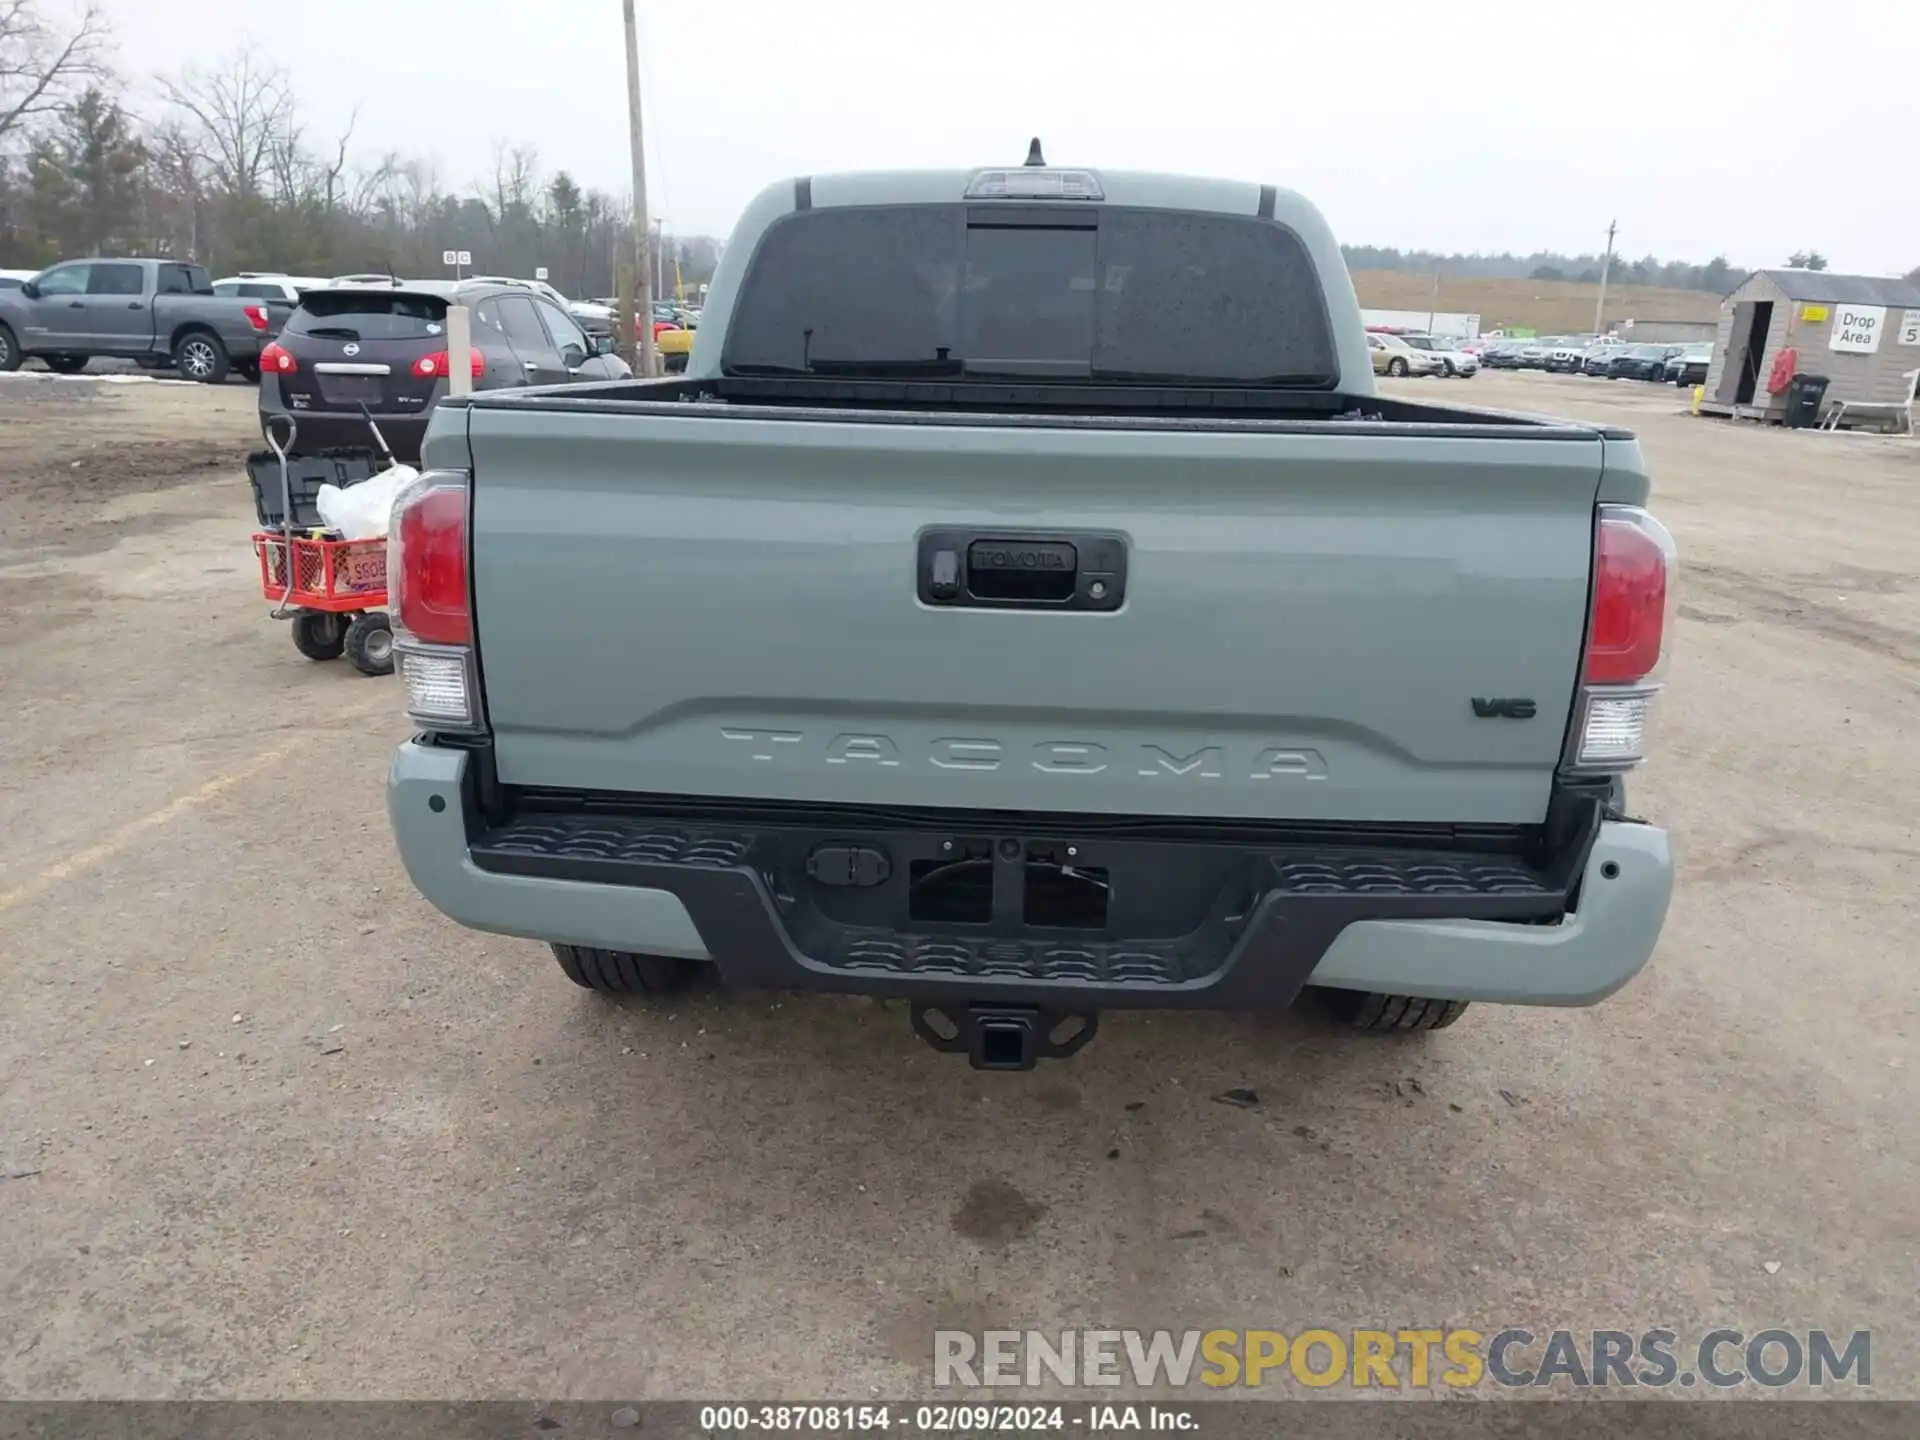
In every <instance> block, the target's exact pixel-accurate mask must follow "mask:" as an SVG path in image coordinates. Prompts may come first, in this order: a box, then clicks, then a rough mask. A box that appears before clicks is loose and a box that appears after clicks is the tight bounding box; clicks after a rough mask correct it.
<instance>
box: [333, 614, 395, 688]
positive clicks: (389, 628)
mask: <svg viewBox="0 0 1920 1440" xmlns="http://www.w3.org/2000/svg"><path fill="white" fill-rule="evenodd" d="M343 645H344V648H345V650H346V654H347V660H348V661H349V663H351V664H352V666H353V668H354V669H356V670H358V671H359V672H360V673H361V674H362V675H391V674H392V673H393V622H392V621H390V620H388V619H387V612H386V611H384V610H362V611H361V612H360V613H359V614H358V615H356V616H354V617H353V620H352V621H351V622H350V623H349V624H348V626H347V634H346V638H345V640H344V641H343Z"/></svg>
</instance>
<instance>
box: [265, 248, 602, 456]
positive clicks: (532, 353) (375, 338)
mask: <svg viewBox="0 0 1920 1440" xmlns="http://www.w3.org/2000/svg"><path fill="white" fill-rule="evenodd" d="M454 305H464V306H466V307H467V309H468V311H469V312H470V313H471V315H472V331H473V358H472V366H473V388H474V389H475V390H500V389H505V388H508V387H510V386H519V385H566V384H569V383H572V382H575V381H594V380H620V379H624V378H626V377H627V376H628V375H629V374H631V373H632V372H631V371H630V370H628V368H627V365H626V363H625V362H624V361H622V360H620V359H619V358H618V357H616V356H615V355H613V354H612V353H611V352H612V348H613V342H612V339H611V337H608V336H601V337H598V338H592V339H590V338H589V337H588V336H587V334H586V332H585V331H583V330H582V329H581V328H580V326H579V324H578V323H577V322H576V321H575V320H574V319H573V317H572V316H570V315H568V314H567V312H566V311H564V310H562V309H561V308H560V307H559V306H558V305H555V304H553V303H552V302H551V301H549V300H547V299H546V298H545V297H543V296H541V295H538V294H534V293H532V292H530V291H528V290H527V289H525V288H524V287H520V286H514V285H501V284H494V283H489V282H474V281H464V282H463V281H433V280H400V281H395V282H392V283H390V284H377V285H375V284H368V285H352V286H340V287H336V288H328V289H316V290H309V291H307V292H306V294H305V295H303V296H301V298H300V305H299V308H298V309H296V310H295V311H294V312H293V314H292V315H291V316H289V317H288V319H287V323H286V325H285V326H284V327H283V328H282V329H281V331H280V335H279V338H278V339H276V340H275V341H274V342H273V343H272V344H271V345H268V346H267V347H266V349H264V350H263V351H261V353H260V428H261V431H262V433H265V432H266V429H267V425H268V423H269V422H270V421H271V420H273V419H274V418H275V417H276V416H285V417H287V418H288V419H291V420H292V421H293V422H294V424H295V426H296V427H297V433H296V435H295V438H294V442H293V444H294V450H295V452H296V453H298V454H304V455H314V454H318V453H320V452H322V451H326V450H343V449H364V448H365V447H366V446H367V445H369V444H370V443H371V441H372V436H371V435H370V433H369V432H368V429H367V419H366V417H367V413H368V412H370V413H371V414H372V416H373V419H374V420H375V422H376V423H378V425H379V426H380V433H381V435H382V437H383V438H384V439H385V440H386V442H387V445H388V446H389V447H390V448H391V449H392V451H393V453H394V456H395V458H397V459H400V460H403V461H407V462H409V463H417V462H418V460H419V458H420V441H421V437H422V436H423V435H425V433H426V429H427V417H428V416H429V415H430V414H431V413H432V411H433V407H434V406H435V405H437V404H439V403H440V397H441V396H443V395H445V394H446V393H447V380H448V362H447V311H448V309H449V308H450V307H452V306H454ZM284 430H285V427H284V426H283V427H281V431H282V438H283V439H284Z"/></svg>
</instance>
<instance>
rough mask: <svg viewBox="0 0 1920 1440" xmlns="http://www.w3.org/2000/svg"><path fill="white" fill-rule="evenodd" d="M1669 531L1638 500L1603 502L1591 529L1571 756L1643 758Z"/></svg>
mask: <svg viewBox="0 0 1920 1440" xmlns="http://www.w3.org/2000/svg"><path fill="white" fill-rule="evenodd" d="M1675 559H1676V552H1675V550H1674V544H1673V536H1671V535H1670V534H1668V533H1667V528H1666V526H1664V525H1662V524H1661V523H1660V522H1659V521H1658V520H1656V519H1654V518H1653V516H1651V515H1649V514H1648V513H1647V512H1646V511H1645V510H1642V509H1640V508H1639V507H1638V506H1635V505H1603V506H1601V507H1600V518H1599V521H1598V523H1597V524H1596V526H1595V527H1594V540H1593V604H1592V609H1591V611H1590V613H1589V614H1588V617H1587V648H1586V654H1585V655H1584V656H1583V657H1582V660H1581V668H1580V696H1579V703H1578V704H1577V705H1576V707H1575V710H1574V727H1573V744H1572V746H1571V753H1570V755H1569V757H1568V758H1569V759H1570V761H1571V762H1572V765H1573V768H1575V769H1576V770H1584V771H1593V772H1608V771H1619V770H1630V769H1632V768H1633V767H1634V766H1635V765H1638V764H1639V763H1640V762H1641V761H1642V760H1643V759H1645V758H1646V730H1647V717H1648V712H1649V711H1650V710H1651V709H1652V706H1653V697H1654V696H1655V695H1656V694H1657V693H1658V692H1659V690H1660V685H1659V682H1658V676H1659V673H1660V669H1661V664H1660V662H1661V659H1662V654H1663V650H1664V646H1665V642H1666V634H1667V622H1668V619H1669V617H1670V615H1671V613H1672V608H1673V595H1674V585H1673V582H1674V568H1675Z"/></svg>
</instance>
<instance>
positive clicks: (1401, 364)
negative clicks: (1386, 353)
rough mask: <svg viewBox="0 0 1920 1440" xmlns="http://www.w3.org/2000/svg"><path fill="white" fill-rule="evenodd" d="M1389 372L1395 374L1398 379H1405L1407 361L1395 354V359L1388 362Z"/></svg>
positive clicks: (1394, 376)
mask: <svg viewBox="0 0 1920 1440" xmlns="http://www.w3.org/2000/svg"><path fill="white" fill-rule="evenodd" d="M1387 374H1389V375H1391V376H1393V378H1394V379H1396V380H1404V379H1405V378H1406V375H1407V362H1406V361H1404V360H1402V359H1401V358H1400V357H1399V356H1398V355H1396V356H1394V357H1393V359H1391V360H1389V361H1388V362H1387Z"/></svg>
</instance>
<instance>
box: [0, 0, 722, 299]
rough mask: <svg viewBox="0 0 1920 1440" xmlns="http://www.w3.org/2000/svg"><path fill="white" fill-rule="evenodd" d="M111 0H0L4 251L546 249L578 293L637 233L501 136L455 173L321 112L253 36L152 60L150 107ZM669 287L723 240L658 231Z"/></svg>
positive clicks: (22, 264)
mask: <svg viewBox="0 0 1920 1440" xmlns="http://www.w3.org/2000/svg"><path fill="white" fill-rule="evenodd" d="M111 38H112V37H111V34H110V31H109V28H108V25H107V22H106V18H105V15H104V13H103V11H102V10H101V9H100V8H99V5H98V3H97V0H87V3H84V4H81V5H80V6H78V8H73V9H63V8H60V7H59V6H58V5H57V4H56V3H55V0H0V266H7V267H11V268H20V269H34V268H38V267H40V266H43V265H48V264H51V263H53V262H54V261H55V260H60V259H65V258H70V257H73V256H84V255H98V254H129V255H177V256H182V257H187V258H191V259H194V260H196V261H198V262H199V263H201V264H203V265H205V266H206V267H207V268H208V269H209V270H212V271H214V272H215V273H217V274H223V273H229V272H233V271H238V270H279V271H285V272H287V273H290V274H295V275H320V276H327V275H336V274H342V273H347V272H351V271H376V272H377V271H388V270H390V271H392V272H393V273H395V274H398V275H402V276H416V277H417V276H437V275H447V274H449V273H450V272H448V271H447V270H446V269H445V268H444V267H443V265H442V264H441V256H442V252H443V251H446V250H467V251H470V252H472V255H473V261H474V266H473V268H474V269H476V270H478V271H481V272H482V273H487V274H500V275H520V276H531V275H532V274H533V273H534V271H535V269H536V268H539V267H545V268H546V270H547V271H548V278H549V280H550V281H551V282H552V283H553V284H554V285H555V286H557V287H558V288H559V289H561V290H562V291H564V292H565V293H567V294H569V295H607V294H611V293H612V292H613V289H614V284H615V280H614V272H615V267H616V265H617V264H618V263H619V262H620V260H621V259H622V257H623V252H625V251H627V250H629V249H630V246H629V244H628V241H629V238H630V237H629V229H628V227H629V223H630V222H629V219H628V217H629V215H630V207H629V204H628V201H627V197H625V196H623V195H613V194H609V193H606V192H604V191H600V190H595V189H592V188H590V187H586V186H582V185H581V184H580V183H579V182H577V181H576V180H575V179H574V178H573V177H572V176H571V175H569V174H568V173H567V172H566V171H565V170H557V171H553V172H548V171H547V170H545V169H544V168H543V167H542V165H541V162H540V157H539V155H538V154H537V153H536V152H535V151H534V150H532V149H530V148H528V147H524V146H516V145H510V144H500V145H498V146H496V147H495V151H494V155H493V164H492V171H491V174H489V175H486V176H484V177H481V178H479V179H477V180H474V181H472V182H470V183H468V184H465V185H459V186H456V185H452V184H449V183H448V182H447V180H446V179H445V177H443V176H442V174H441V173H440V171H439V168H438V166H437V165H436V164H435V162H434V161H432V160H430V159H423V158H421V157H418V156H410V155H406V154H403V153H402V152H400V151H397V150H389V151H385V152H382V153H377V154H372V155H369V154H366V153H364V152H363V151H361V150H359V149H357V148H356V146H355V144H354V139H355V133H354V132H355V129H356V123H357V120H358V116H357V114H356V115H355V116H354V117H353V118H351V119H349V121H348V122H347V124H346V125H345V126H344V127H343V128H342V129H341V131H340V132H339V133H337V134H327V135H321V134H317V133H315V132H314V131H313V129H312V127H311V125H310V124H309V123H308V121H307V120H306V118H305V117H304V116H303V115H302V113H301V110H300V107H299V105H298V103H297V98H296V97H295V95H294V93H293V90H292V87H291V84H290V82H289V78H288V75H287V72H286V70H285V68H284V67H283V66H281V65H280V64H278V63H277V62H276V61H274V60H272V59H271V58H270V57H267V56H265V55H263V54H262V53H260V52H259V51H258V50H256V49H254V48H252V47H250V46H247V47H242V48H240V49H239V50H236V51H234V52H233V53H232V54H230V55H228V56H226V57H225V58H223V59H221V60H219V61H218V62H215V63H210V64H205V65H192V66H188V67H186V68H185V69H183V70H181V71H179V72H178V73H175V74H171V75H161V76H156V77H153V79H154V81H155V84H156V86H157V90H158V94H159V97H160V99H159V102H158V104H157V106H149V107H148V108H147V109H146V110H144V111H142V110H138V109H136V108H135V106H134V103H133V101H132V100H131V98H130V97H129V94H128V91H127V88H126V85H125V82H124V78H123V77H122V76H121V75H119V74H118V73H117V72H116V71H115V69H114V67H113V65H112V51H111ZM656 244H657V246H658V248H659V251H660V260H661V264H660V268H661V270H662V272H663V275H664V278H665V281H666V285H667V288H668V289H669V290H670V291H671V290H672V289H673V288H674V286H675V284H676V262H677V276H678V283H680V284H684V285H685V286H686V287H687V288H688V289H689V290H692V289H693V288H694V287H697V286H698V285H699V284H700V283H701V282H703V281H706V280H707V279H709V278H710V277H711V275H712V273H713V267H714V264H715V262H716V261H717V260H718V258H719V249H720V247H719V245H718V243H717V242H716V241H714V240H713V239H711V238H709V237H706V236H698V235H693V236H675V235H664V236H656Z"/></svg>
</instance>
